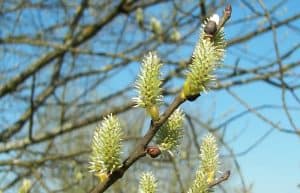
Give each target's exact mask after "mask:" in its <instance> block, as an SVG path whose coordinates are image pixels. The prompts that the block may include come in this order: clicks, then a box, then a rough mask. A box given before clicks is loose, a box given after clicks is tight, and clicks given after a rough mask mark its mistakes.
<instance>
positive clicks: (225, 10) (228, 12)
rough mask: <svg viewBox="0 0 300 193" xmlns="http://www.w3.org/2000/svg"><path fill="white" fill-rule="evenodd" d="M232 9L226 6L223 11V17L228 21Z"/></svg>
mask: <svg viewBox="0 0 300 193" xmlns="http://www.w3.org/2000/svg"><path fill="white" fill-rule="evenodd" d="M231 13H232V7H231V5H230V4H228V5H227V6H226V7H225V9H224V15H225V16H226V17H227V18H228V19H229V18H230V17H231Z"/></svg>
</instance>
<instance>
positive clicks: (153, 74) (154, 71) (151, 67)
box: [133, 52, 162, 120]
mask: <svg viewBox="0 0 300 193" xmlns="http://www.w3.org/2000/svg"><path fill="white" fill-rule="evenodd" d="M161 67H162V64H161V63H160V59H159V57H158V56H157V54H156V53H155V52H149V53H148V54H147V55H146V56H145V57H144V59H143V62H142V67H141V71H140V74H139V76H138V79H137V81H136V88H137V91H138V97H135V98H133V100H134V101H135V103H136V106H139V107H143V108H145V109H146V110H147V112H148V113H149V114H150V115H151V117H152V119H153V120H157V119H158V118H159V110H158V107H157V106H158V105H160V104H161V102H162V94H161V93H162V89H161V88H160V87H161V84H162V82H161V78H160V76H161V75H160V68H161Z"/></svg>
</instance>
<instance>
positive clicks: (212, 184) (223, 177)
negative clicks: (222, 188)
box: [209, 170, 230, 188]
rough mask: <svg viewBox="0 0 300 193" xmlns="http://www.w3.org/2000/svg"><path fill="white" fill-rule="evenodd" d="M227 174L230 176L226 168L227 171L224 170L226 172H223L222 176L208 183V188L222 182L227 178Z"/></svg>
mask: <svg viewBox="0 0 300 193" xmlns="http://www.w3.org/2000/svg"><path fill="white" fill-rule="evenodd" d="M229 176H230V171H229V170H228V171H226V172H225V173H224V174H223V176H221V177H220V178H219V179H217V180H216V181H214V182H213V183H211V184H210V185H209V188H212V187H214V186H216V185H218V184H220V183H222V182H224V181H226V180H228V178H229Z"/></svg>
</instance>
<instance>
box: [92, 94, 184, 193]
mask: <svg viewBox="0 0 300 193" xmlns="http://www.w3.org/2000/svg"><path fill="white" fill-rule="evenodd" d="M184 102H185V99H183V98H182V97H181V95H180V94H178V95H177V96H176V98H175V99H174V100H173V102H172V103H171V105H170V106H169V107H168V108H167V110H166V111H165V112H164V113H163V114H162V115H161V117H160V119H159V120H158V121H157V122H153V121H151V124H150V127H149V129H148V132H147V133H146V134H145V135H144V137H143V138H142V139H140V141H139V142H138V145H137V146H136V147H135V149H134V150H133V152H132V153H131V154H130V156H129V157H128V158H127V159H125V161H124V162H123V166H122V167H121V168H120V169H117V170H115V171H113V172H112V174H111V175H109V176H108V178H107V179H106V180H105V181H104V182H102V183H101V184H98V185H97V186H96V187H94V188H93V189H92V190H91V191H90V192H91V193H101V192H104V191H105V190H106V189H107V188H109V187H110V186H111V185H112V184H113V183H115V182H116V181H117V180H118V179H120V178H122V176H123V175H124V173H125V172H126V171H127V170H128V169H129V168H130V166H131V165H132V164H134V163H135V162H136V161H137V160H139V159H140V158H142V157H144V156H146V152H145V149H146V147H147V145H148V144H149V143H150V141H151V140H152V138H153V137H154V135H155V134H156V132H157V131H158V130H159V128H160V126H161V125H163V124H164V123H165V122H166V121H167V119H168V118H169V116H170V115H171V114H172V113H173V112H174V111H175V110H176V109H177V108H178V107H179V106H180V105H181V104H182V103H184Z"/></svg>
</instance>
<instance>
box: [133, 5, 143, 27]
mask: <svg viewBox="0 0 300 193" xmlns="http://www.w3.org/2000/svg"><path fill="white" fill-rule="evenodd" d="M135 20H136V22H137V23H138V24H139V25H140V26H143V23H144V13H143V9H142V8H138V9H137V10H136V15H135Z"/></svg>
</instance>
